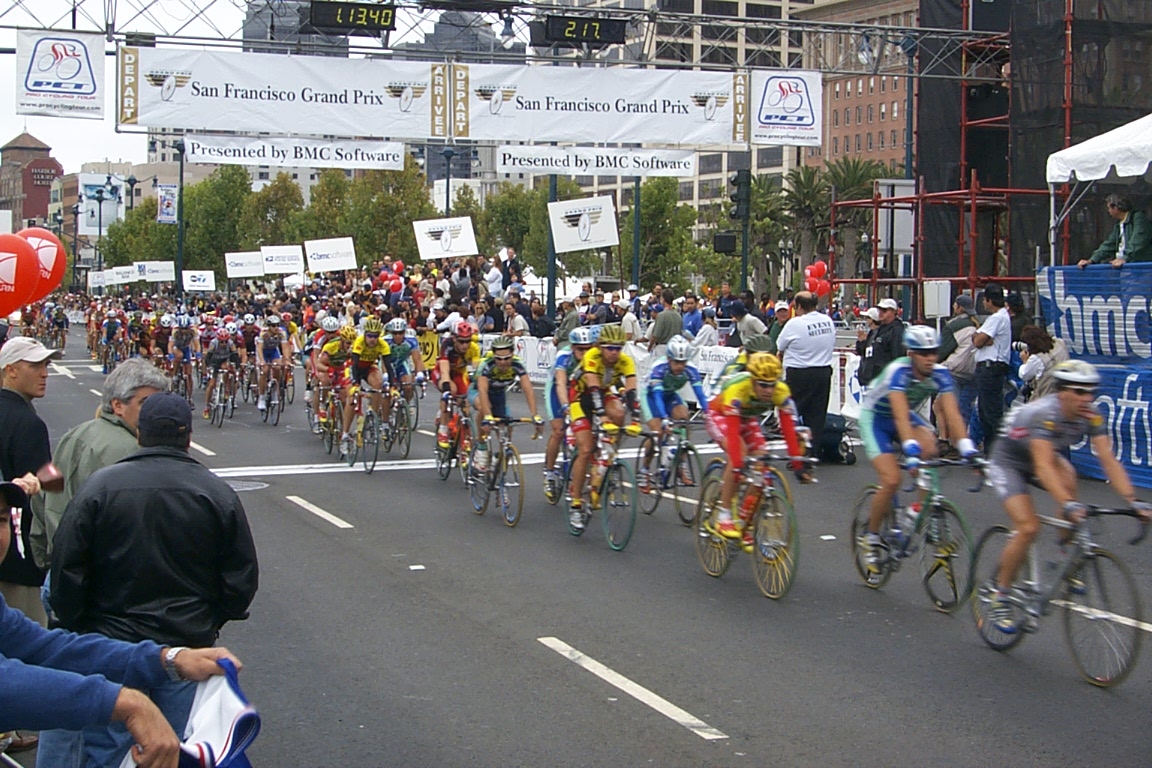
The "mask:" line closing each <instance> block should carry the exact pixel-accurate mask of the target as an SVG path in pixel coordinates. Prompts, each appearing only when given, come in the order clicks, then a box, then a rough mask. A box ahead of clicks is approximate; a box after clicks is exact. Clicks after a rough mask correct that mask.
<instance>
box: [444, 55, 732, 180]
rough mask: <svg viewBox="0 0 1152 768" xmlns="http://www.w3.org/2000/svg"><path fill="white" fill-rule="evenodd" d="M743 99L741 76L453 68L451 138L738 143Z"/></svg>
mask: <svg viewBox="0 0 1152 768" xmlns="http://www.w3.org/2000/svg"><path fill="white" fill-rule="evenodd" d="M748 96H749V93H748V74H747V72H744V71H740V72H736V73H733V72H683V71H674V70H648V69H622V68H610V69H591V68H589V69H578V68H575V67H534V66H523V65H500V64H454V65H453V69H452V122H453V126H452V131H453V135H454V136H455V137H456V138H458V139H473V140H483V141H492V140H496V141H523V140H524V138H525V137H531V139H532V140H533V141H537V142H540V141H571V142H581V143H583V142H609V143H615V142H624V143H637V144H639V143H646V144H674V145H681V144H689V145H697V146H726V145H731V144H744V143H747V141H748V136H747V126H748ZM633 175H635V174H633Z"/></svg>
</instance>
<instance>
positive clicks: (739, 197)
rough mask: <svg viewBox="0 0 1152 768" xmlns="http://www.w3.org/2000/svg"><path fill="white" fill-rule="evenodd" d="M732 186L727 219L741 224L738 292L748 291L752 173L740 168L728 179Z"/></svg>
mask: <svg viewBox="0 0 1152 768" xmlns="http://www.w3.org/2000/svg"><path fill="white" fill-rule="evenodd" d="M728 181H729V182H730V183H731V184H732V186H733V191H732V194H731V195H730V199H731V200H732V202H733V203H735V205H733V207H732V210H731V212H730V213H729V218H732V219H736V220H738V221H740V222H742V223H743V225H744V226H743V231H742V233H741V237H740V291H741V292H744V291H746V290H748V237H749V234H750V232H749V230H750V224H751V220H752V171H750V170H748V169H747V168H742V169H740V170H738V171H736V173H734V174H732V176H731V177H729V179H728Z"/></svg>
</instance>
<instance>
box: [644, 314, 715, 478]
mask: <svg viewBox="0 0 1152 768" xmlns="http://www.w3.org/2000/svg"><path fill="white" fill-rule="evenodd" d="M695 354H696V348H695V347H694V346H692V342H690V341H688V339H686V338H684V337H683V336H681V335H679V334H677V335H676V336H673V337H672V338H671V339H669V340H668V344H667V346H666V347H665V349H664V359H663V360H661V361H660V362H659V363H657V364H656V365H655V366H653V368H652V372H651V373H650V374H649V377H648V385H647V386H646V387H645V390H644V403H645V405H646V406H647V411H648V416H649V419H648V429H649V430H650V431H652V432H660V431H663V432H664V433H670V432H671V430H672V420H676V421H685V420H687V418H688V405H687V404H686V403H685V402H684V399H683V398H682V397H680V390H681V389H683V388H684V387H685V386H686V385H688V384H691V385H692V391H693V393H694V394H695V395H696V403H697V404H698V405H699V406H700V407H701V408H704V407H705V406H706V405H707V403H708V398H707V397H705V396H704V378H703V377H702V376H701V375H700V371H699V370H698V369H697V368H696V366H694V365H692V364H691V363H690V362H689V361H690V360H691V359H692V357H693V355H695ZM651 445H652V448H653V450H650V451H649V452H648V454H647V455H645V456H644V467H643V469H642V470H641V472H642V474H643V477H642V478H641V480H640V482H641V484H644V483H648V482H649V481H650V475H649V470H650V467H651V465H652V456H653V454H654V452H655V450H654V449H655V444H651ZM685 479H687V478H685Z"/></svg>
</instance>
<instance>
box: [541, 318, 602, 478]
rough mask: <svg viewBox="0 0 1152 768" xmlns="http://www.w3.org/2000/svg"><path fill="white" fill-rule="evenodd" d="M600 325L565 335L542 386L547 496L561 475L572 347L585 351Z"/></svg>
mask: <svg viewBox="0 0 1152 768" xmlns="http://www.w3.org/2000/svg"><path fill="white" fill-rule="evenodd" d="M599 329H600V326H598V325H593V326H588V327H585V328H583V329H582V330H581V332H580V333H579V334H576V339H578V340H579V343H577V341H575V340H573V337H572V336H571V335H568V336H567V337H566V338H564V339H563V340H562V341H561V343H560V346H558V347H557V348H556V362H555V363H553V365H552V376H551V377H550V378H549V379H548V383H547V384H546V385H545V387H544V408H545V410H547V411H548V420H549V423H550V425H551V427H552V430H551V433H550V434H549V435H548V445H547V447H545V449H544V494H545V495H546V496H548V498H549V499H551V498H553V497H554V495H555V494H556V489H557V488H558V487H559V485H560V483H561V482H562V480H563V478H562V477H560V473H558V472H557V471H556V458H557V457H558V456H559V455H560V445H561V444H562V443H563V442H564V432H565V430H566V429H567V427H568V419H567V416H568V363H569V361H570V360H571V359H572V355H573V350H574V349H575V348H576V347H577V346H579V354H580V355H581V356H583V354H584V353H585V352H587V351H588V349H589V348H590V347H591V346H592V344H594V343H595V342H596V341H597V339H599Z"/></svg>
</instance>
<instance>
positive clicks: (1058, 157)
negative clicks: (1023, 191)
mask: <svg viewBox="0 0 1152 768" xmlns="http://www.w3.org/2000/svg"><path fill="white" fill-rule="evenodd" d="M1150 165H1152V115H1145V116H1144V117H1142V118H1140V119H1139V120H1134V121H1133V122H1131V123H1128V124H1127V125H1122V126H1120V127H1119V128H1116V129H1114V130H1111V131H1108V132H1107V133H1102V134H1100V135H1099V136H1095V137H1093V138H1091V139H1088V140H1087V141H1082V142H1080V143H1079V144H1076V145H1074V146H1071V147H1068V148H1067V149H1062V150H1060V151H1059V152H1056V153H1054V154H1052V155H1049V156H1048V173H1047V176H1048V183H1049V184H1063V183H1065V182H1069V181H1100V180H1103V179H1108V178H1117V179H1122V178H1133V177H1136V176H1143V175H1145V174H1146V173H1148V172H1149V166H1150Z"/></svg>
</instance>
